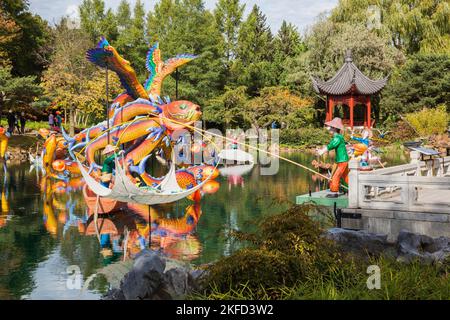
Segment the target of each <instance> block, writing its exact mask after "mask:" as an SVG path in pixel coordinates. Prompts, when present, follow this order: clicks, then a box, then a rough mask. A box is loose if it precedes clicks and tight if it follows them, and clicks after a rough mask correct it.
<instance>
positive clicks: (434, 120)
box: [406, 105, 449, 137]
mask: <svg viewBox="0 0 450 320" xmlns="http://www.w3.org/2000/svg"><path fill="white" fill-rule="evenodd" d="M406 120H407V121H408V122H409V123H410V124H411V125H412V126H413V127H414V129H416V131H417V132H418V133H419V134H420V135H421V136H423V137H428V136H431V135H432V134H441V133H444V132H446V131H447V127H448V121H449V115H448V113H447V108H446V107H445V106H444V105H440V106H438V107H437V108H433V109H428V108H424V109H422V110H421V111H418V112H414V113H409V114H407V115H406Z"/></svg>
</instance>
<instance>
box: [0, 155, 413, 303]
mask: <svg viewBox="0 0 450 320" xmlns="http://www.w3.org/2000/svg"><path fill="white" fill-rule="evenodd" d="M283 155H284V156H285V157H287V158H289V159H292V160H294V161H296V162H299V163H302V164H305V165H308V166H311V165H310V163H311V161H312V160H313V159H314V158H315V157H314V155H311V154H308V153H303V152H292V153H285V154H283ZM389 156H390V159H387V161H388V162H389V163H390V164H398V163H404V162H406V161H407V159H406V157H405V156H404V155H403V153H398V154H395V155H393V154H390V155H389ZM3 169H4V170H3V172H2V173H1V176H0V181H1V212H0V299H98V298H100V296H101V294H102V293H103V292H105V291H106V289H107V283H105V281H103V282H102V281H100V280H101V279H100V280H97V278H95V279H94V281H93V282H92V283H91V285H89V286H87V287H88V288H85V289H83V284H84V283H85V282H86V281H87V279H89V278H90V276H91V275H94V274H95V273H97V272H98V271H99V270H102V269H103V268H105V267H106V266H108V265H111V264H113V263H117V262H119V261H122V260H124V259H127V258H128V257H130V256H133V255H134V254H136V253H137V252H139V251H140V250H141V249H142V248H144V247H148V246H151V248H153V249H159V250H161V251H162V252H164V253H165V254H167V255H168V256H169V257H172V258H174V259H177V260H181V261H187V262H190V263H192V264H197V265H198V264H203V263H208V262H212V261H214V260H216V259H218V258H220V257H222V256H224V255H229V254H230V253H232V252H233V251H234V250H236V249H238V248H239V243H236V242H235V241H233V240H232V239H231V238H230V237H228V236H227V235H228V233H229V231H230V230H232V229H234V230H243V231H248V230H252V229H253V228H254V227H255V226H256V225H257V223H258V221H260V220H261V218H262V217H264V216H268V215H272V214H275V213H279V212H281V211H282V210H284V209H286V208H287V207H288V206H289V205H290V203H293V202H295V196H296V195H299V194H303V193H307V192H308V190H309V189H310V188H311V190H312V191H318V190H320V189H324V188H326V185H324V182H323V181H321V180H320V179H318V178H317V177H314V176H313V177H311V175H310V174H308V173H307V172H306V171H305V170H302V169H300V168H299V167H296V166H294V165H292V164H289V163H286V162H280V163H279V170H278V173H277V174H276V175H270V176H263V175H260V167H259V166H254V167H253V168H252V169H251V170H247V171H248V172H243V173H242V175H236V174H234V175H228V176H220V177H219V178H218V179H217V181H218V183H219V188H218V190H211V191H216V192H215V193H212V194H206V195H204V197H203V198H202V200H201V202H200V204H197V205H194V204H193V203H192V202H190V201H189V200H183V201H179V202H177V203H174V204H171V205H165V206H152V207H150V206H144V205H125V206H118V207H116V209H118V210H115V212H114V213H111V214H108V215H102V216H101V218H99V220H98V222H97V228H98V232H97V231H96V228H95V223H94V221H93V208H92V203H90V204H89V203H87V202H86V201H85V199H84V197H83V193H82V191H81V189H82V185H83V183H82V181H81V179H73V180H71V181H70V182H68V184H66V185H64V184H63V183H62V182H55V181H50V180H49V179H43V178H42V177H41V176H40V175H39V174H38V173H37V172H36V171H35V170H30V165H29V164H18V165H14V164H7V165H6V166H5V165H3ZM244 171H245V170H244ZM213 187H214V186H213ZM216 187H217V186H216ZM212 189H214V188H212ZM150 230H151V231H150ZM98 234H100V238H99V237H98V236H97V235H98ZM68 268H69V269H68ZM78 271H79V273H78ZM69 275H70V277H69V278H70V281H68V276H69ZM77 275H79V276H80V277H78V276H77ZM77 277H78V278H77ZM91 278H92V277H91ZM78 280H80V281H78ZM77 281H78V282H77ZM80 284H81V287H80ZM80 289H81V290H80Z"/></svg>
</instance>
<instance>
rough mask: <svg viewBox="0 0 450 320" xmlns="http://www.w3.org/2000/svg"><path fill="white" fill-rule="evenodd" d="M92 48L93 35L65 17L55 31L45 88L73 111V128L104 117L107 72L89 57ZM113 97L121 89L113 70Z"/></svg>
mask: <svg viewBox="0 0 450 320" xmlns="http://www.w3.org/2000/svg"><path fill="white" fill-rule="evenodd" d="M91 47H92V42H91V40H90V39H89V36H88V35H86V34H85V33H84V31H83V30H81V29H68V28H67V25H66V23H65V21H64V19H63V20H62V21H61V22H60V23H59V24H58V25H57V27H56V30H55V53H54V56H53V59H52V63H51V65H50V66H49V68H48V69H47V70H46V71H45V73H44V76H43V82H42V87H43V88H44V89H45V93H46V95H47V96H49V97H51V99H52V105H53V107H55V108H58V109H64V110H66V111H68V112H69V116H68V119H69V128H70V129H69V130H70V133H71V134H73V133H74V128H75V126H76V125H77V126H80V125H86V124H87V123H88V122H89V121H91V122H92V121H95V120H99V119H104V114H105V81H106V80H105V73H104V72H102V71H100V70H99V69H98V68H96V67H94V65H93V64H91V63H90V62H89V61H88V60H87V59H86V51H87V50H88V49H89V48H91ZM108 80H109V88H110V90H109V93H110V96H109V99H110V100H111V99H113V98H114V97H115V96H116V95H117V94H118V93H119V92H120V84H119V81H118V79H117V76H116V75H115V74H114V73H112V72H110V73H109V79H108Z"/></svg>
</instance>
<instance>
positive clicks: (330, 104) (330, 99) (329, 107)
mask: <svg viewBox="0 0 450 320" xmlns="http://www.w3.org/2000/svg"><path fill="white" fill-rule="evenodd" d="M327 98H328V99H327V102H328V105H327V116H326V121H331V120H333V97H327Z"/></svg>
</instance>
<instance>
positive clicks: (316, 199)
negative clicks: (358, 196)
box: [295, 190, 348, 208]
mask: <svg viewBox="0 0 450 320" xmlns="http://www.w3.org/2000/svg"><path fill="white" fill-rule="evenodd" d="M327 194H329V191H328V190H322V191H319V192H313V193H311V196H309V194H303V195H300V196H297V197H296V199H295V202H296V204H303V203H308V202H312V203H315V204H317V205H319V206H326V207H334V204H335V203H336V207H337V208H347V207H348V197H347V195H342V196H339V197H338V198H327V197H326V196H327Z"/></svg>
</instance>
